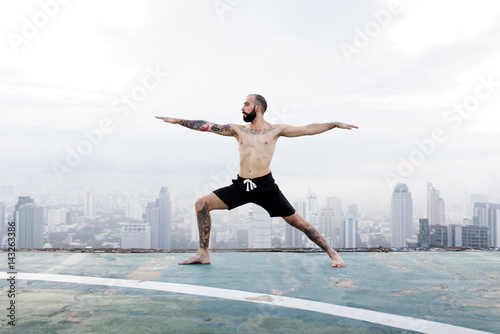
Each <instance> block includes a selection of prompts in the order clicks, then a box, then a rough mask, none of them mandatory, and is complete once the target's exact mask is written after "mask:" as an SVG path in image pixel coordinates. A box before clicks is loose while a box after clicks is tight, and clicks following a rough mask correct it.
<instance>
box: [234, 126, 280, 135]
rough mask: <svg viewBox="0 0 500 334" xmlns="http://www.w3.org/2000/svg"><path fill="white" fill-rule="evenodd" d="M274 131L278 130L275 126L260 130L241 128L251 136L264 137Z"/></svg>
mask: <svg viewBox="0 0 500 334" xmlns="http://www.w3.org/2000/svg"><path fill="white" fill-rule="evenodd" d="M274 129H276V128H275V127H273V126H268V127H267V128H264V129H259V130H255V129H249V128H244V127H240V130H241V131H243V132H245V133H246V134H249V135H263V134H266V133H269V132H271V131H273V130H274Z"/></svg>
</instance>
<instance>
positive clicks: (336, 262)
mask: <svg viewBox="0 0 500 334" xmlns="http://www.w3.org/2000/svg"><path fill="white" fill-rule="evenodd" d="M330 258H331V259H332V267H334V268H341V267H345V264H344V261H343V260H342V258H341V257H340V255H339V253H337V252H336V251H333V252H332V254H330Z"/></svg>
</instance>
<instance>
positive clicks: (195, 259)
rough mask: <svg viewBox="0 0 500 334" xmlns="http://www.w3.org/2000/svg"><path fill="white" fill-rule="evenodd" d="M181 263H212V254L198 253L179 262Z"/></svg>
mask: <svg viewBox="0 0 500 334" xmlns="http://www.w3.org/2000/svg"><path fill="white" fill-rule="evenodd" d="M179 264H210V256H209V255H208V254H196V255H193V256H191V257H190V258H188V259H185V260H184V261H181V262H179Z"/></svg>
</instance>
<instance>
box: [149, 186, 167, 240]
mask: <svg viewBox="0 0 500 334" xmlns="http://www.w3.org/2000/svg"><path fill="white" fill-rule="evenodd" d="M171 210H172V209H171V202H170V193H169V191H168V188H167V187H162V188H161V189H160V195H159V198H157V199H156V202H150V203H148V204H147V207H146V223H148V224H149V225H150V227H151V248H155V249H170V248H171V243H170V229H171V225H172V211H171Z"/></svg>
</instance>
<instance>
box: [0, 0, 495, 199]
mask: <svg viewBox="0 0 500 334" xmlns="http://www.w3.org/2000/svg"><path fill="white" fill-rule="evenodd" d="M50 3H51V5H47V4H46V3H45V2H43V1H41V2H36V1H32V2H19V3H16V2H8V3H4V4H2V5H0V6H1V9H2V10H0V21H1V22H2V25H1V27H0V29H1V30H0V31H1V32H2V35H3V36H5V37H6V38H4V39H2V40H1V41H0V50H1V51H2V54H3V55H4V57H2V60H0V73H2V78H1V80H0V87H1V88H2V91H3V94H2V97H0V108H1V109H2V116H1V117H2V122H0V140H1V141H2V142H3V143H6V144H7V145H4V148H3V150H2V158H3V159H2V161H1V162H0V184H7V185H8V184H10V183H19V182H23V181H24V180H25V179H26V178H28V177H29V178H31V179H33V180H39V181H40V182H45V183H48V184H51V185H53V186H54V187H55V186H57V185H61V186H64V185H69V184H73V183H78V182H82V183H89V184H91V183H95V184H96V185H97V186H99V185H105V184H116V183H119V182H121V181H123V180H127V181H129V180H137V181H140V180H147V181H148V182H157V183H158V184H167V185H168V186H169V187H170V189H172V191H173V192H174V191H175V192H176V193H179V192H181V191H184V190H185V188H188V189H189V192H191V193H192V194H193V195H192V197H193V198H194V197H197V196H198V197H200V196H201V195H203V194H205V193H206V192H207V191H211V190H213V189H215V186H222V185H227V184H228V180H229V179H230V178H234V177H235V176H236V173H237V166H238V154H237V145H236V142H235V141H234V140H233V139H228V138H221V137H219V136H214V135H210V134H202V133H195V132H192V131H191V132H190V131H189V130H187V129H183V128H181V127H178V126H172V125H169V124H164V123H163V122H160V121H158V120H156V119H154V116H155V115H168V116H174V117H181V118H186V119H207V120H209V121H213V122H219V123H242V120H241V111H240V108H241V105H242V102H243V100H244V98H245V97H246V95H247V94H249V93H261V94H262V95H264V96H265V97H266V98H267V100H268V102H269V110H268V112H267V113H266V117H267V119H268V120H269V121H271V122H275V123H290V124H295V125H299V124H308V123H312V122H330V121H345V122H349V123H353V124H356V125H358V126H359V127H360V128H359V130H356V131H341V130H337V129H335V130H332V131H330V132H327V133H325V134H321V135H318V136H314V137H312V138H305V137H304V138H293V139H285V138H283V139H281V140H280V141H279V143H278V145H277V146H278V147H277V150H276V154H275V158H274V161H273V164H272V166H271V168H272V171H273V175H274V176H275V178H276V180H277V181H278V184H279V185H280V188H282V190H283V192H284V194H285V195H286V196H287V197H289V198H290V199H291V200H293V199H295V198H298V197H300V196H302V195H301V194H302V193H303V192H304V190H305V189H309V188H310V189H313V191H314V192H316V193H317V194H318V198H327V197H329V196H338V197H340V198H342V199H343V200H344V201H345V202H357V203H358V204H360V205H365V206H366V205H373V206H377V205H378V206H385V205H386V204H387V201H388V200H387V198H389V197H390V194H391V193H392V189H393V187H394V185H395V184H397V183H400V182H403V183H406V184H408V186H409V187H410V188H411V189H412V192H413V193H414V194H415V196H414V197H415V200H416V201H418V202H420V201H421V198H422V200H423V201H425V197H424V196H425V193H426V187H425V183H427V182H432V183H433V184H434V185H435V186H436V187H437V188H439V189H440V192H441V196H442V197H443V198H444V199H445V200H446V201H447V203H454V202H460V201H462V200H463V197H467V196H466V195H465V194H464V191H463V190H462V189H461V187H462V186H463V187H466V188H468V193H469V195H470V194H481V193H483V194H487V193H488V188H489V187H491V186H492V184H491V182H490V180H489V179H490V177H491V179H492V180H493V181H494V185H493V186H494V188H498V187H499V186H498V184H499V182H498V177H500V175H499V174H498V167H499V166H500V155H499V154H498V148H497V145H496V143H497V142H498V141H499V139H500V137H499V136H500V132H498V131H497V129H498V127H499V125H500V115H499V114H498V113H497V112H496V111H497V109H498V105H499V102H500V97H499V96H500V88H499V85H500V67H499V65H498V62H497V61H496V59H497V58H498V56H499V54H500V47H499V46H498V45H497V44H498V43H495V42H496V41H497V39H498V36H500V27H499V26H498V23H497V22H499V20H498V19H499V18H500V6H499V5H498V4H497V3H496V2H494V1H480V2H477V3H474V5H472V4H468V3H456V2H453V1H440V2H439V3H435V2H432V1H419V2H411V3H409V2H401V3H399V2H397V1H396V2H390V1H387V2H386V1H375V0H373V1H364V2H363V3H362V4H361V5H360V4H351V3H339V2H312V3H304V2H299V1H292V2H287V3H286V4H284V3H281V2H271V3H269V2H265V1H252V2H232V4H230V5H228V6H229V7H224V8H225V9H222V8H221V7H220V6H219V7H217V6H214V4H215V3H214V2H210V1H209V2H206V3H203V4H199V3H198V4H195V3H189V2H170V1H166V2H161V3H158V2H155V1H132V0H129V1H120V2H119V1H115V0H110V1H106V2H105V3H97V2H93V1H86V2H84V3H64V4H63V3H62V2H61V3H59V2H58V1H52V2H50ZM117 8H119V9H120V10H116V9H117ZM284 8H286V11H284V10H283V9H284ZM449 8H453V15H449ZM306 13H307V14H306ZM422 22H425V25H422ZM249 40H252V41H258V43H257V42H256V44H255V45H256V46H255V48H249ZM248 73H252V75H249V74H248ZM214 154H215V156H216V158H214ZM421 184H424V185H423V186H421ZM457 188H458V189H457ZM494 193H495V194H496V195H495V196H497V197H498V198H500V195H499V194H498V193H499V192H498V190H495V191H494ZM183 196H186V197H187V196H188V195H183ZM492 201H493V200H492ZM416 204H417V203H416ZM417 206H420V204H417Z"/></svg>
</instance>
